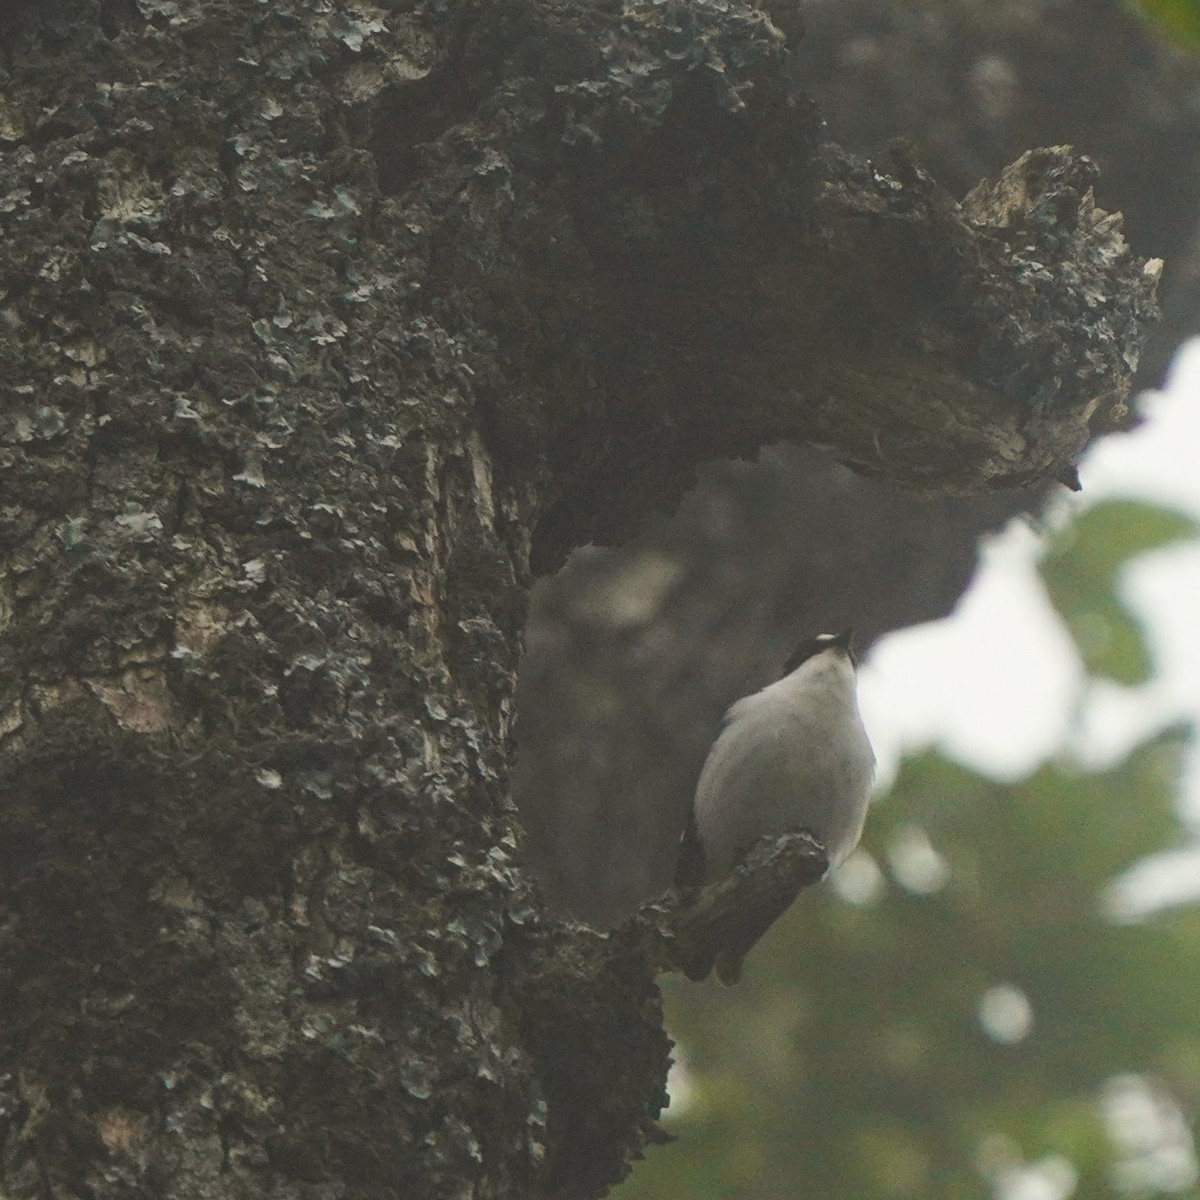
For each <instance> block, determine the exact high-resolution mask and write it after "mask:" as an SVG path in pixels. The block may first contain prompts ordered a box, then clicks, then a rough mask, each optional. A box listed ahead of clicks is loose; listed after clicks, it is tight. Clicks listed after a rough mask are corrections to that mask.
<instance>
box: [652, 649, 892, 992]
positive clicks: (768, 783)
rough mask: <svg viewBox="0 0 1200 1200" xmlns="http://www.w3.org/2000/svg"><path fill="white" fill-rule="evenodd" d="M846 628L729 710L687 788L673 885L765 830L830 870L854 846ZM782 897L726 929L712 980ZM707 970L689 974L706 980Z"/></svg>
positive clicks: (863, 785) (858, 789)
mask: <svg viewBox="0 0 1200 1200" xmlns="http://www.w3.org/2000/svg"><path fill="white" fill-rule="evenodd" d="M853 632H854V631H853V630H852V629H846V630H843V632H841V633H836V634H835V633H822V634H819V635H817V636H816V637H811V638H807V639H806V640H805V641H803V642H801V643H800V645H799V646H797V647H796V649H795V651H794V652H793V653H792V655H791V657H790V658H789V659H788V660H787V663H786V664H785V666H784V669H783V675H782V677H781V678H780V679H778V680H776V681H775V682H774V683H771V684H769V685H768V686H766V687H764V688H763V689H762V690H761V691H757V692H754V693H753V694H752V695H749V696H744V697H743V698H742V699H741V700H738V701H736V702H735V703H734V704H733V705H731V706H730V708H729V710H728V712H726V714H725V719H724V722H723V723H722V726H721V730H720V733H719V734H718V736H717V739H716V741H714V742H713V745H712V749H711V750H710V751H709V752H708V757H707V759H706V760H705V763H704V767H703V769H702V770H701V772H700V779H699V782H698V783H697V785H696V793H695V797H694V799H693V801H692V806H691V810H690V812H689V815H688V821H687V827H686V828H685V830H684V832H683V836H682V838H681V840H680V846H679V857H678V860H677V865H676V872H675V885H676V887H677V888H679V889H691V888H697V887H700V886H702V885H705V884H709V883H713V882H715V881H717V880H719V879H722V878H724V877H725V876H726V875H727V874H728V873H729V872H731V871H732V870H733V868H734V867H735V866H736V865H737V864H738V862H739V861H740V859H741V858H742V857H743V856H744V855H745V853H746V851H747V850H749V849H750V847H751V846H753V845H754V843H755V842H756V841H758V840H759V839H760V838H762V837H764V836H765V835H767V834H781V833H785V832H787V831H789V830H795V829H804V830H807V831H808V832H809V833H811V834H812V835H813V837H815V838H816V839H817V840H818V841H819V842H820V843H821V844H822V845H823V846H824V848H825V852H826V856H827V858H828V861H829V864H830V866H836V865H837V864H838V863H840V862H842V861H843V860H844V859H845V858H846V857H847V856H848V855H849V854H850V852H851V851H852V850H853V849H854V848H855V846H857V845H858V841H859V838H860V837H861V836H862V830H863V824H864V822H865V820H866V816H867V806H868V804H869V802H870V796H871V787H872V783H873V781H874V776H875V754H874V751H873V750H872V749H871V743H870V740H869V739H868V737H867V731H866V729H865V728H864V727H863V723H862V718H861V716H860V715H859V711H858V698H857V692H856V681H857V679H856V659H855V656H854V651H853V649H852V646H851V639H852V636H853ZM791 899H792V897H791V896H789V897H787V898H786V899H785V900H784V902H783V903H782V904H775V905H772V906H770V907H769V908H766V909H760V910H759V911H757V912H754V913H747V914H745V919H744V920H743V921H740V922H739V923H738V924H737V927H736V928H735V929H733V930H731V931H729V932H728V933H727V935H726V937H725V941H724V943H723V945H722V946H721V947H719V948H718V949H717V950H716V952H715V954H714V956H713V958H714V959H715V962H716V966H717V974H718V976H719V977H720V978H721V979H722V980H724V981H725V982H733V981H734V980H735V979H736V978H737V977H738V975H739V974H740V971H741V961H742V958H743V957H744V956H745V954H746V952H747V951H748V950H749V949H750V948H751V947H752V946H753V945H754V943H755V942H757V941H758V939H759V938H760V937H761V936H762V935H763V934H764V933H765V932H766V931H767V929H768V928H769V927H770V926H771V925H772V924H773V923H774V921H775V919H776V918H777V917H778V916H779V915H780V914H781V913H782V912H783V911H784V910H785V909H786V908H787V907H788V906H789V905H790V903H791ZM711 965H712V963H711V962H709V963H708V964H707V966H705V965H703V964H702V965H701V966H700V967H699V969H700V970H701V971H702V972H703V974H707V972H708V969H711ZM691 973H692V972H691V971H689V974H691Z"/></svg>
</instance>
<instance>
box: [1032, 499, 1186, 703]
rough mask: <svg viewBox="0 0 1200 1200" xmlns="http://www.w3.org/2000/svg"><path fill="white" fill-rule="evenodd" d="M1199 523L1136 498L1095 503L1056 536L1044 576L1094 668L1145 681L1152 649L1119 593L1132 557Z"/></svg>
mask: <svg viewBox="0 0 1200 1200" xmlns="http://www.w3.org/2000/svg"><path fill="white" fill-rule="evenodd" d="M1198 533H1200V531H1198V530H1197V527H1196V525H1195V523H1194V522H1192V521H1191V520H1190V519H1189V518H1187V517H1185V516H1183V515H1182V514H1181V513H1177V512H1173V511H1171V510H1169V509H1164V508H1159V507H1157V506H1156V505H1153V504H1143V503H1140V502H1138V501H1132V500H1109V501H1105V502H1104V503H1102V504H1097V505H1096V506H1095V507H1094V508H1089V509H1087V510H1086V511H1084V512H1083V513H1081V514H1080V515H1079V517H1077V518H1076V519H1075V521H1073V522H1072V524H1071V525H1070V526H1068V527H1067V528H1066V529H1064V530H1062V531H1061V532H1060V533H1058V534H1057V535H1056V536H1055V538H1054V540H1053V541H1052V542H1051V544H1050V547H1049V551H1048V553H1047V555H1046V558H1045V560H1044V561H1043V563H1042V577H1043V579H1044V580H1045V583H1046V587H1047V590H1048V591H1049V593H1050V598H1051V600H1052V601H1053V602H1054V605H1055V607H1056V608H1057V609H1058V611H1059V612H1060V613H1062V615H1063V617H1064V618H1065V619H1066V621H1067V624H1068V626H1069V627H1070V629H1071V632H1072V634H1073V636H1074V638H1075V642H1076V644H1077V645H1078V647H1079V652H1080V655H1081V656H1082V657H1083V661H1084V663H1085V664H1086V665H1087V667H1088V669H1089V670H1090V671H1091V672H1092V673H1094V674H1097V675H1106V676H1109V677H1110V678H1112V679H1115V680H1116V681H1117V682H1118V683H1122V684H1126V685H1133V684H1137V683H1143V682H1145V680H1146V679H1147V677H1148V676H1149V674H1150V661H1149V655H1148V654H1147V651H1146V646H1145V642H1144V640H1143V638H1142V634H1141V630H1140V629H1139V628H1138V625H1137V623H1136V622H1135V621H1134V620H1133V618H1132V617H1131V616H1130V614H1129V612H1128V611H1127V610H1126V608H1125V607H1124V605H1122V603H1121V601H1120V599H1119V598H1118V596H1117V589H1116V581H1117V576H1118V573H1119V572H1120V570H1121V569H1122V568H1123V567H1124V566H1125V564H1126V563H1127V562H1129V560H1130V559H1132V558H1134V557H1136V556H1137V555H1139V554H1143V553H1145V552H1146V551H1148V550H1154V549H1157V548H1158V547H1160V546H1165V545H1168V544H1169V543H1171V542H1177V541H1183V540H1186V539H1190V538H1194V537H1196V536H1197V534H1198Z"/></svg>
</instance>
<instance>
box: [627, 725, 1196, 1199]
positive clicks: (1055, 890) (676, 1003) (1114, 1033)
mask: <svg viewBox="0 0 1200 1200" xmlns="http://www.w3.org/2000/svg"><path fill="white" fill-rule="evenodd" d="M1186 744H1187V739H1186V736H1185V734H1184V733H1183V732H1182V731H1180V730H1172V731H1169V732H1167V733H1164V734H1162V735H1161V736H1159V737H1157V738H1155V739H1153V740H1152V741H1150V742H1148V743H1146V744H1145V745H1143V746H1141V747H1139V748H1138V749H1137V750H1136V751H1135V752H1134V753H1133V754H1131V755H1130V756H1129V758H1128V759H1127V760H1126V761H1125V762H1123V763H1122V764H1120V765H1119V766H1118V767H1116V768H1114V769H1113V770H1111V771H1107V772H1100V773H1094V774H1088V773H1083V772H1081V771H1078V770H1075V769H1072V768H1071V767H1070V766H1067V765H1062V764H1051V765H1048V766H1046V767H1044V768H1043V769H1041V770H1040V771H1038V772H1036V773H1035V774H1034V775H1032V776H1031V777H1030V778H1028V779H1026V780H1024V781H1022V782H1020V783H1018V784H1015V785H1007V784H1002V783H997V782H994V781H991V780H988V779H984V778H982V777H980V776H978V775H974V774H972V773H971V772H970V771H968V770H966V769H965V768H963V767H961V766H957V765H955V764H953V763H949V762H946V761H945V760H942V759H939V758H938V757H936V756H935V755H932V754H926V755H922V756H920V757H919V758H916V759H914V760H912V761H910V762H909V763H907V764H906V765H905V767H904V768H903V770H902V772H901V774H900V777H899V779H898V781H897V783H896V785H895V786H894V788H893V790H892V791H891V793H890V794H889V795H887V796H886V797H884V798H883V799H882V800H881V801H880V802H879V803H878V804H877V806H876V807H875V809H874V810H873V812H872V814H871V818H870V820H869V821H868V824H867V837H866V840H865V843H864V851H863V852H864V853H868V854H870V855H871V856H872V857H873V858H874V859H875V861H876V862H877V863H878V864H879V865H880V866H881V867H882V869H883V871H884V877H885V880H886V886H885V890H884V892H883V894H882V896H881V897H880V898H879V899H878V900H877V901H875V902H872V903H867V904H861V905H852V904H849V903H846V902H843V901H840V900H839V899H838V898H837V895H836V893H835V891H834V890H833V889H832V888H829V887H822V888H817V889H813V890H812V891H810V892H808V893H805V894H804V895H802V896H801V898H800V900H799V902H798V903H797V904H796V905H795V906H794V908H793V909H792V911H791V912H790V913H788V914H787V916H786V917H785V918H783V919H782V920H781V921H780V922H779V923H778V924H777V925H776V927H775V928H774V929H773V930H772V931H771V932H770V933H769V934H768V935H767V936H766V937H765V938H764V939H763V941H762V942H761V943H760V945H759V946H758V947H757V948H756V950H755V952H754V953H753V954H752V956H751V957H750V960H749V961H748V963H747V968H746V975H745V977H744V979H743V982H742V984H740V985H739V986H738V987H735V988H723V987H721V986H720V985H717V984H705V985H694V984H686V983H684V982H682V981H678V982H676V981H670V982H669V986H668V987H667V988H666V989H665V991H666V992H667V999H668V1013H669V1020H670V1024H671V1028H672V1030H673V1031H674V1033H675V1034H676V1036H677V1037H679V1038H680V1039H681V1042H682V1045H683V1049H684V1052H685V1056H686V1061H687V1065H688V1070H689V1075H690V1079H691V1084H692V1104H691V1107H690V1108H689V1109H688V1110H686V1111H684V1112H683V1113H681V1114H680V1115H679V1117H678V1118H677V1119H676V1120H675V1122H674V1125H673V1128H674V1129H675V1130H676V1131H677V1132H678V1133H679V1140H678V1141H677V1142H675V1143H674V1144H673V1145H671V1146H669V1147H666V1148H664V1149H661V1150H656V1151H653V1152H651V1154H650V1157H649V1160H648V1161H647V1162H646V1163H644V1164H640V1165H639V1166H638V1168H637V1169H636V1170H635V1171H634V1173H633V1176H632V1178H631V1179H630V1181H629V1182H628V1183H627V1184H625V1185H623V1186H622V1188H621V1190H620V1192H619V1193H617V1194H618V1195H620V1196H621V1197H622V1200H634V1198H635V1197H636V1198H640V1200H675V1198H676V1197H679V1196H689V1197H697V1198H701V1200H706V1198H708V1197H713V1198H715V1197H720V1198H721V1200H791V1198H792V1197H795V1196H813V1197H820V1198H821V1200H851V1198H853V1200H903V1198H908V1197H912V1198H913V1200H989V1198H991V1197H993V1196H994V1195H996V1194H998V1191H997V1189H998V1186H999V1185H998V1179H999V1177H1000V1175H1002V1174H1003V1171H1004V1169H1005V1166H1006V1164H1007V1165H1009V1166H1015V1167H1020V1166H1021V1165H1022V1164H1025V1163H1031V1162H1036V1161H1038V1160H1040V1159H1043V1158H1046V1157H1050V1158H1053V1157H1054V1156H1062V1157H1065V1158H1066V1159H1068V1160H1069V1161H1070V1162H1071V1164H1072V1166H1073V1168H1074V1169H1075V1171H1077V1172H1078V1176H1079V1186H1078V1188H1077V1190H1076V1193H1075V1194H1076V1195H1077V1196H1081V1197H1082V1196H1086V1197H1087V1198H1088V1200H1119V1198H1120V1197H1121V1196H1122V1195H1123V1194H1122V1192H1121V1191H1120V1189H1119V1188H1118V1187H1117V1185H1116V1184H1115V1183H1114V1182H1113V1168H1114V1165H1115V1163H1116V1161H1117V1155H1116V1151H1115V1150H1114V1148H1113V1146H1112V1144H1111V1143H1110V1141H1109V1138H1108V1136H1107V1134H1106V1131H1105V1127H1104V1124H1103V1121H1102V1118H1101V1115H1100V1112H1099V1110H1098V1108H1097V1105H1096V1103H1095V1101H1096V1098H1097V1096H1098V1095H1099V1093H1100V1090H1101V1088H1102V1087H1103V1085H1104V1083H1105V1081H1106V1080H1107V1079H1109V1078H1110V1077H1111V1076H1113V1075H1114V1074H1117V1073H1122V1072H1129V1071H1143V1072H1146V1073H1148V1074H1156V1075H1158V1076H1160V1077H1162V1078H1165V1079H1168V1080H1170V1081H1171V1082H1172V1083H1173V1084H1174V1085H1175V1086H1176V1087H1177V1088H1178V1090H1179V1092H1180V1093H1181V1094H1183V1095H1187V1094H1200V1005H1197V1003H1196V979H1197V978H1200V909H1184V910H1178V911H1176V912H1172V913H1166V914H1160V915H1158V916H1156V917H1155V918H1154V919H1152V920H1149V921H1146V922H1144V923H1141V924H1137V925H1121V924H1116V923H1114V922H1112V921H1111V920H1109V919H1108V918H1107V917H1106V915H1105V911H1104V909H1103V907H1102V905H1101V903H1100V893H1101V892H1102V891H1103V889H1104V888H1105V887H1106V885H1107V884H1108V883H1109V882H1110V881H1111V880H1112V879H1113V878H1114V876H1116V875H1119V874H1121V873H1122V872H1123V871H1125V870H1126V868H1128V867H1129V866H1130V865H1131V864H1133V863H1134V862H1136V861H1138V860H1139V859H1141V858H1143V857H1144V856H1145V855H1146V854H1149V853H1154V852H1157V851H1160V850H1164V849H1168V848H1170V847H1172V846H1175V845H1177V844H1178V843H1179V841H1180V838H1181V834H1180V829H1179V825H1178V822H1177V820H1176V818H1175V815H1174V810H1175V794H1176V785H1177V776H1178V771H1179V761H1180V756H1181V751H1182V749H1183V747H1184V746H1185V745H1186ZM914 829H916V830H919V831H921V833H922V834H923V835H924V836H925V837H927V838H928V841H929V844H930V845H931V846H932V848H933V850H934V851H936V853H937V854H938V855H940V856H941V858H942V859H944V861H945V864H946V867H947V871H946V872H945V873H944V882H943V884H942V886H940V888H938V889H937V890H934V891H925V892H914V891H912V890H909V889H907V888H905V887H904V886H902V884H901V882H900V880H901V879H902V878H904V877H905V875H904V873H903V872H902V871H900V872H893V871H892V870H891V868H890V861H891V855H892V851H893V849H894V848H895V847H896V846H897V845H901V844H903V843H904V840H905V839H906V838H908V839H909V844H911V838H912V831H913V830H914ZM998 985H1003V986H1005V987H1007V988H1009V989H1013V990H1015V991H1017V992H1018V993H1019V994H1020V995H1023V996H1024V997H1025V998H1026V999H1027V1000H1028V1004H1029V1007H1030V1009H1031V1011H1032V1023H1031V1025H1030V1026H1029V1028H1028V1032H1027V1033H1026V1035H1025V1036H1023V1037H1018V1038H1017V1039H1016V1040H1015V1041H1013V1042H1012V1043H1011V1044H1010V1043H1007V1042H1002V1041H996V1040H994V1039H993V1038H992V1037H990V1036H988V1034H987V1033H986V1031H985V1029H984V1027H983V1025H982V1024H981V1022H980V1001H981V999H982V997H983V996H984V995H985V993H987V992H988V990H989V989H992V988H995V987H997V986H998Z"/></svg>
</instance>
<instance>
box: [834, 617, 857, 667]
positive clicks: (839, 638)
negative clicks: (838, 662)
mask: <svg viewBox="0 0 1200 1200" xmlns="http://www.w3.org/2000/svg"><path fill="white" fill-rule="evenodd" d="M853 639H854V626H853V625H852V626H851V627H850V628H849V629H843V630H842V632H841V633H839V634H837V635H836V636H835V637H834V639H833V644H834V645H835V646H837V647H838V648H839V649H841V650H845V652H846V657H847V658H848V659H849V660H850V661H851V663H853V664H854V666H858V655H856V654H855V653H854V647H853V646H852V645H851V642H852V641H853Z"/></svg>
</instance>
